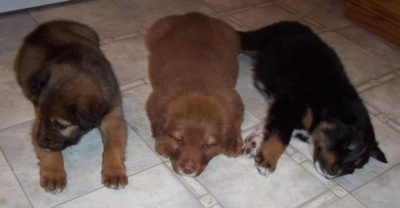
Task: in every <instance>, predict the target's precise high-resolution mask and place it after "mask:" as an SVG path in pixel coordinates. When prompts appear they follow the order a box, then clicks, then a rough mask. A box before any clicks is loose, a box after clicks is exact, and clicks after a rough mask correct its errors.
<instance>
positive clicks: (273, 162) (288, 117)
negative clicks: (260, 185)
mask: <svg viewBox="0 0 400 208" xmlns="http://www.w3.org/2000/svg"><path fill="white" fill-rule="evenodd" d="M305 109H306V108H305V107H304V106H301V104H298V103H296V102H293V101H290V100H282V101H275V102H274V103H273V104H272V106H271V108H270V110H269V115H268V117H267V120H266V124H265V127H264V133H263V134H264V141H263V142H262V143H261V145H260V147H259V148H258V150H257V153H256V155H255V156H254V161H255V163H256V167H257V169H258V171H259V173H260V174H261V175H264V176H268V175H270V174H271V173H272V172H274V171H275V169H276V166H277V163H278V160H279V158H280V157H281V155H282V154H283V153H284V152H285V150H286V148H287V146H288V145H289V142H290V138H291V135H292V132H293V130H294V128H295V127H296V126H298V125H299V124H300V123H301V120H302V117H303V114H304V112H305Z"/></svg>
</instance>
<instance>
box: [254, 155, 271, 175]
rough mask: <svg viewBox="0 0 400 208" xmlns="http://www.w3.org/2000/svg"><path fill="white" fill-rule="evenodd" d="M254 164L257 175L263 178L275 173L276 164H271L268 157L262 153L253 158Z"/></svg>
mask: <svg viewBox="0 0 400 208" xmlns="http://www.w3.org/2000/svg"><path fill="white" fill-rule="evenodd" d="M254 162H255V164H254V166H255V167H256V168H257V170H258V173H260V174H261V175H263V176H265V177H268V176H269V175H271V174H272V173H273V172H274V171H275V167H276V164H272V163H271V162H270V159H269V158H268V156H267V155H264V154H263V152H262V151H260V152H259V153H257V155H256V156H254Z"/></svg>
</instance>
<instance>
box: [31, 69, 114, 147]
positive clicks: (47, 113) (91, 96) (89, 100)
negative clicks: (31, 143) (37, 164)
mask: <svg viewBox="0 0 400 208" xmlns="http://www.w3.org/2000/svg"><path fill="white" fill-rule="evenodd" d="M48 77H49V79H48V80H47V82H44V83H45V84H43V86H42V87H41V89H40V91H38V94H39V99H38V103H37V104H36V105H35V111H36V117H37V118H38V120H39V122H38V129H37V131H36V135H33V136H34V137H35V139H37V143H38V144H39V146H40V147H42V148H45V149H47V150H51V151H60V150H63V149H65V148H66V147H68V146H71V145H74V144H77V143H78V141H79V139H80V138H81V137H82V136H83V135H84V134H85V133H87V132H88V131H89V130H91V129H93V128H94V127H96V126H98V125H99V123H100V121H101V118H102V116H103V115H104V114H105V112H106V110H107V109H106V102H105V101H104V100H103V98H102V96H101V94H99V91H98V90H99V89H96V88H95V87H93V84H92V83H91V81H90V79H87V78H86V77H85V75H74V76H72V77H69V76H65V74H61V75H58V74H54V73H52V74H51V75H49V76H48Z"/></svg>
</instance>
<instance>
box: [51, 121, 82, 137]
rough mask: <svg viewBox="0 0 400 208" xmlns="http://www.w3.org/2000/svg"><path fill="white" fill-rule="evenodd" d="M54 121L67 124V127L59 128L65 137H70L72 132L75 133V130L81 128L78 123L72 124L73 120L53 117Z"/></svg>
mask: <svg viewBox="0 0 400 208" xmlns="http://www.w3.org/2000/svg"><path fill="white" fill-rule="evenodd" d="M52 122H58V123H59V124H62V125H66V126H67V128H65V129H62V130H59V132H60V134H62V135H63V136H65V137H70V136H71V135H72V134H74V132H75V131H77V130H78V129H79V127H78V125H72V123H71V122H69V121H67V120H65V119H62V118H56V119H52Z"/></svg>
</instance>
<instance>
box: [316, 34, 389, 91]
mask: <svg viewBox="0 0 400 208" xmlns="http://www.w3.org/2000/svg"><path fill="white" fill-rule="evenodd" d="M320 36H321V38H322V39H323V40H324V41H325V42H326V43H327V44H329V45H330V46H331V47H332V48H333V49H334V50H335V51H336V53H337V54H338V55H339V57H340V59H341V61H342V63H343V65H344V67H345V70H346V72H347V74H348V76H349V78H350V80H351V81H352V82H353V84H354V85H358V84H361V83H364V82H366V81H368V80H371V79H374V78H377V77H380V76H382V75H384V74H386V73H388V72H391V71H393V70H394V67H393V66H392V65H391V64H389V63H387V62H385V61H384V60H381V59H380V58H378V57H376V56H374V55H372V54H371V53H369V52H368V51H366V50H365V49H363V48H361V47H360V46H358V45H356V44H354V43H352V42H350V41H349V40H347V39H345V38H343V37H342V36H340V35H338V34H336V33H334V32H328V33H323V34H320ZM377 69H379V70H377Z"/></svg>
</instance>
